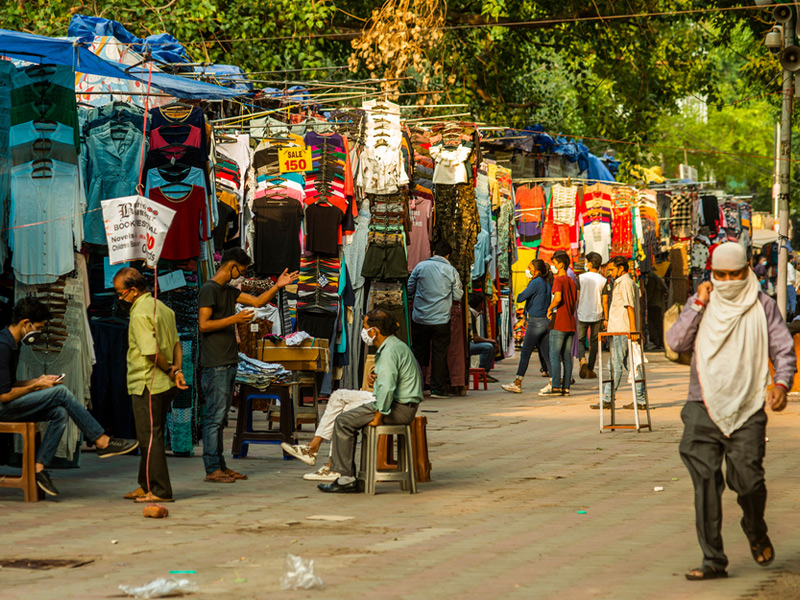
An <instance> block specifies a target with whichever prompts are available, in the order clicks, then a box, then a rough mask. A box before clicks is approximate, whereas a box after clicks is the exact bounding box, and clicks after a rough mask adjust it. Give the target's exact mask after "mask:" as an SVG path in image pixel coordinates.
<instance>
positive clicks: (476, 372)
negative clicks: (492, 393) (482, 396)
mask: <svg viewBox="0 0 800 600" xmlns="http://www.w3.org/2000/svg"><path fill="white" fill-rule="evenodd" d="M469 374H470V375H472V389H473V390H478V389H480V387H479V386H480V381H481V379H483V389H485V390H488V389H489V380H488V379H486V371H484V370H483V369H481V368H479V367H475V368H470V370H469Z"/></svg>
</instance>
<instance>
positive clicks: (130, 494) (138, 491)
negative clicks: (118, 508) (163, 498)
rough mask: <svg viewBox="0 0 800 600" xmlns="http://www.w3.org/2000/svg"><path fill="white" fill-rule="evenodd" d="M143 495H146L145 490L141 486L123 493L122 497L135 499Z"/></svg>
mask: <svg viewBox="0 0 800 600" xmlns="http://www.w3.org/2000/svg"><path fill="white" fill-rule="evenodd" d="M145 495H147V492H145V491H144V490H143V489H142V488H137V489H136V490H134V491H132V492H128V493H127V494H125V495H124V496H123V498H125V500H136V499H137V498H141V497H142V496H145Z"/></svg>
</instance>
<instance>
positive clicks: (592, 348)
mask: <svg viewBox="0 0 800 600" xmlns="http://www.w3.org/2000/svg"><path fill="white" fill-rule="evenodd" d="M602 327H603V322H602V321H595V322H594V323H592V322H591V321H578V358H580V359H583V357H584V356H585V355H586V337H587V336H586V334H587V331H588V334H589V360H588V361H587V365H588V367H589V370H590V371H594V364H595V363H596V362H597V336H598V334H599V333H600V329H601V328H602Z"/></svg>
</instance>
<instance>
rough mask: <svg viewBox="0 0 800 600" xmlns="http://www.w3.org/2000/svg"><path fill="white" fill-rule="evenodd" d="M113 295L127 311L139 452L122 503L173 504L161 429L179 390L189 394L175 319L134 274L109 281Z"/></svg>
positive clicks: (129, 270) (130, 378)
mask: <svg viewBox="0 0 800 600" xmlns="http://www.w3.org/2000/svg"><path fill="white" fill-rule="evenodd" d="M114 291H115V292H116V294H117V298H118V301H119V303H120V304H123V305H126V306H127V307H128V308H129V311H130V320H129V323H128V357H127V363H128V375H127V379H128V393H129V394H130V395H131V403H132V406H133V420H134V422H135V424H136V437H137V438H138V439H139V447H140V448H141V457H140V460H139V488H138V489H137V490H135V491H133V492H129V493H127V494H125V496H124V497H125V498H126V499H128V500H133V501H134V502H172V500H173V498H172V484H171V483H170V480H169V470H168V468H167V454H166V451H165V449H164V427H165V426H166V422H167V413H168V412H169V409H170V405H171V404H172V401H173V400H174V399H175V396H176V394H177V393H178V390H179V389H181V390H185V389H187V388H188V386H187V385H186V381H185V379H184V377H183V370H182V369H181V365H182V364H183V350H182V348H181V342H180V339H179V338H178V328H177V326H176V325H175V313H174V312H172V310H170V309H169V308H168V307H167V306H166V305H165V304H164V303H163V302H161V301H160V300H156V299H155V298H153V296H152V295H151V294H150V292H149V291H148V289H147V280H145V278H144V276H143V275H142V274H141V273H140V272H139V271H137V270H136V269H132V268H125V269H121V270H120V271H119V272H118V273H117V274H116V275H115V276H114Z"/></svg>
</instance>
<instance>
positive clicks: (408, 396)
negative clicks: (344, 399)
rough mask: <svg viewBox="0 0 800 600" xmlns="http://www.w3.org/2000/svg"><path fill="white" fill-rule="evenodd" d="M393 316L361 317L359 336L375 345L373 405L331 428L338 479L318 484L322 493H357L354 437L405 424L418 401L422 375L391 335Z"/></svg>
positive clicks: (407, 351) (374, 313)
mask: <svg viewBox="0 0 800 600" xmlns="http://www.w3.org/2000/svg"><path fill="white" fill-rule="evenodd" d="M397 327H398V325H397V322H396V321H395V319H394V317H393V316H392V315H390V314H389V313H388V312H386V311H385V310H382V309H379V308H378V309H375V310H373V311H370V312H369V314H367V316H366V317H364V329H363V330H362V333H361V337H362V339H363V340H364V342H366V343H367V344H368V345H372V344H375V345H376V346H377V347H378V351H377V352H376V354H375V402H370V403H368V404H364V405H362V406H359V407H357V408H354V409H352V410H348V411H347V412H345V413H342V414H341V415H340V416H339V418H337V419H336V425H335V426H334V429H333V463H332V465H331V470H332V471H334V472H335V473H340V474H341V476H340V477H339V478H338V479H337V480H336V481H332V482H331V483H327V484H319V485H318V486H317V487H318V488H319V489H320V490H322V491H323V492H333V493H357V492H358V491H359V490H358V480H357V479H356V474H357V472H356V468H355V454H356V435H357V434H358V432H359V431H360V430H361V428H362V427H365V426H373V425H382V424H383V423H386V424H387V425H409V424H411V422H412V421H413V420H414V416H415V415H416V414H417V407H418V405H419V403H420V402H422V376H421V374H420V370H419V367H418V366H417V361H416V359H415V358H414V354H413V353H412V352H411V349H410V348H409V347H408V346H406V345H405V344H404V343H403V342H402V341H400V339H399V338H397V337H396V336H395V335H394V332H395V331H397Z"/></svg>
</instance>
